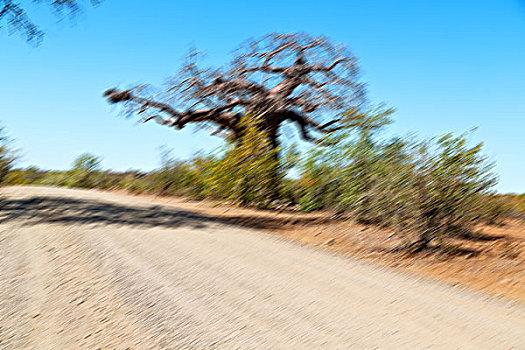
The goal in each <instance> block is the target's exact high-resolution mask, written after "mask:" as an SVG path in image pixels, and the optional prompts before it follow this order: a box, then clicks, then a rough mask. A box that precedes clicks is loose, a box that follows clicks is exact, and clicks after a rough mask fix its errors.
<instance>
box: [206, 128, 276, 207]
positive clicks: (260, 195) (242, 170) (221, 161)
mask: <svg viewBox="0 0 525 350" xmlns="http://www.w3.org/2000/svg"><path fill="white" fill-rule="evenodd" d="M242 123H245V124H246V125H245V126H246V127H245V128H244V132H243V134H242V135H239V139H237V140H234V141H232V142H230V143H229V144H228V146H227V148H226V149H225V151H224V154H223V155H221V156H214V157H209V158H207V159H204V161H201V162H200V164H199V168H198V169H199V176H200V177H201V178H202V179H203V183H204V186H203V191H204V193H205V195H208V196H211V197H212V198H216V199H221V200H227V201H230V202H233V203H239V204H243V205H255V206H259V207H270V206H271V205H272V203H273V202H274V201H276V200H278V199H279V198H278V196H279V190H280V186H281V182H282V179H283V177H284V166H283V165H282V164H281V162H280V160H279V156H278V149H276V148H274V147H272V145H271V144H270V141H269V138H268V137H267V135H266V134H265V133H264V132H263V131H260V130H259V129H258V128H257V126H256V124H255V122H254V121H253V119H250V118H245V119H244V120H243V121H242ZM248 123H250V124H248Z"/></svg>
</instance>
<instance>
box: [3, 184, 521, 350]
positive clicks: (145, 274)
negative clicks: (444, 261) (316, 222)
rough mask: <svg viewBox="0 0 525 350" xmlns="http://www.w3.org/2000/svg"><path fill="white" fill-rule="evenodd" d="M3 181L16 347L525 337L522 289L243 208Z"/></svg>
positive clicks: (490, 343)
mask: <svg viewBox="0 0 525 350" xmlns="http://www.w3.org/2000/svg"><path fill="white" fill-rule="evenodd" d="M2 193H3V196H4V198H3V200H2V203H1V210H0V215H1V221H0V291H1V294H0V348H2V349H23V348H28V349H97V348H99V349H126V348H129V349H159V348H162V349H241V348H242V349H250V348H254V349H255V348H257V349H260V348H262V349H348V348H355V349H423V348H434V349H525V308H524V306H523V305H522V304H520V303H516V302H511V301H505V300H503V299H494V298H491V297H488V296H487V295H485V294H482V293H476V292H470V291H466V290H459V289H457V288H451V287H449V286H446V285H444V284H440V283H436V282H432V281H430V280H428V279H422V278H416V277H414V276H412V275H409V274H404V273H400V272H398V271H394V270H392V269H390V268H386V267H379V266H377V265H374V264H370V263H367V262H363V261H357V260H354V259H351V258H342V257H339V256H336V255H334V254H328V253H326V252H323V251H320V250H318V249H312V248H310V247H307V246H301V245H299V244H294V243H292V242H290V241H289V240H285V239H280V238H279V237H277V236H275V235H268V234H265V233H263V232H262V231H260V230H255V229H250V228H247V227H246V223H245V222H246V220H240V219H236V218H235V217H233V216H231V217H229V218H226V217H220V216H218V215H208V214H205V213H202V212H199V211H197V210H188V209H184V208H182V207H181V206H176V205H163V204H159V203H158V201H156V202H155V201H152V200H151V199H147V198H137V197H131V196H124V195H120V194H111V193H103V192H97V191H81V190H67V189H56V188H45V187H10V188H5V189H3V190H2ZM306 218H307V217H306ZM294 220H299V219H297V218H296V219H294ZM305 220H306V219H305ZM272 222H273V221H271V220H270V221H266V222H265V221H264V220H262V219H261V220H259V222H257V220H255V222H252V223H251V226H255V227H256V226H257V225H263V224H264V225H270V224H271V223H272ZM325 243H326V242H325ZM327 245H329V246H330V244H327Z"/></svg>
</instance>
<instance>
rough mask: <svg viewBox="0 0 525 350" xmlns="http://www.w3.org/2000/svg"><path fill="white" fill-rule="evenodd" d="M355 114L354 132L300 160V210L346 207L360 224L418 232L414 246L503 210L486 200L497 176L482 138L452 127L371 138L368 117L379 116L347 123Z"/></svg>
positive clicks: (464, 228)
mask: <svg viewBox="0 0 525 350" xmlns="http://www.w3.org/2000/svg"><path fill="white" fill-rule="evenodd" d="M356 119H357V120H359V121H361V124H360V125H358V126H357V129H355V130H356V131H357V132H354V133H350V132H345V133H342V134H340V135H339V136H338V138H332V140H330V142H332V143H335V144H334V145H332V146H330V147H326V148H324V149H320V150H315V151H313V152H311V153H310V154H309V155H308V156H307V157H306V158H305V159H304V161H303V164H302V167H301V168H302V174H301V178H300V179H299V184H300V186H301V188H302V194H301V197H300V202H299V203H300V206H301V207H302V208H303V209H304V210H307V211H308V210H316V209H321V208H325V209H330V210H334V211H336V212H346V213H350V214H352V216H353V217H354V218H355V219H356V220H358V221H361V222H364V223H372V224H378V225H382V226H387V227H392V228H395V229H396V230H397V231H398V232H403V233H407V232H409V231H413V232H417V233H418V239H417V243H418V244H419V245H420V246H421V247H426V246H428V244H429V243H430V242H431V241H433V240H436V239H438V240H439V239H440V238H443V237H445V236H446V235H449V234H453V233H457V232H464V231H467V230H469V229H471V228H472V226H473V225H474V224H476V223H479V222H484V221H485V222H487V221H488V222H496V221H497V220H500V219H501V218H503V217H505V215H506V214H507V213H508V210H507V209H506V208H505V207H504V206H498V205H496V203H495V202H494V201H489V200H488V199H489V198H490V196H491V195H492V191H491V189H492V188H493V186H494V185H495V184H496V182H497V179H496V176H495V175H494V174H493V173H492V172H491V170H492V168H493V165H492V164H491V163H488V162H487V160H486V157H484V156H483V154H482V152H481V151H482V145H481V144H478V145H474V146H469V145H468V140H467V138H466V136H465V135H461V136H454V135H453V134H447V135H444V136H442V137H440V138H437V139H431V140H427V141H423V142H418V141H414V140H413V139H411V138H405V139H402V138H393V139H390V140H377V139H376V137H375V134H374V133H373V132H371V130H373V128H372V127H367V124H368V123H376V124H375V125H377V122H378V121H381V118H378V117H375V116H371V117H370V118H368V119H367V118H366V117H365V116H362V115H358V116H352V117H351V118H350V119H349V122H352V121H354V122H355V121H356ZM380 124H381V125H382V124H384V123H383V122H381V123H380Z"/></svg>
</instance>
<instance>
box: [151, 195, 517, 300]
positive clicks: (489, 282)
mask: <svg viewBox="0 0 525 350" xmlns="http://www.w3.org/2000/svg"><path fill="white" fill-rule="evenodd" d="M141 197H146V198H150V199H154V200H155V201H160V202H162V203H166V204H172V205H177V206H179V207H183V208H187V209H191V210H195V211H198V212H201V213H205V214H207V215H213V216H217V217H220V218H222V219H223V220H225V221H226V222H231V223H236V224H240V225H242V226H246V227H250V228H256V229H263V230H267V231H269V232H272V233H273V234H276V235H279V236H282V237H286V238H289V239H292V240H294V241H297V242H299V243H301V244H304V245H308V246H315V247H318V248H321V249H323V250H327V251H330V252H333V253H336V254H338V255H343V256H353V257H359V258H361V259H366V260H371V261H374V262H376V263H380V264H382V265H385V266H389V267H394V268H398V269H403V270H406V271H410V272H412V273H416V274H420V275H423V276H426V277H429V278H432V279H438V280H441V281H444V282H447V283H448V284H451V285H454V286H459V287H467V288H471V289H475V290H480V291H485V292H489V293H491V294H494V295H497V296H501V297H506V298H510V299H513V300H517V301H521V302H525V223H523V222H520V221H509V222H507V223H506V224H505V225H501V226H484V227H479V228H478V230H477V232H476V233H477V234H475V235H472V236H471V237H462V238H451V239H447V240H446V241H445V242H444V244H443V246H442V247H441V249H437V250H436V251H433V252H424V253H420V254H417V255H411V254H406V253H403V252H399V251H397V252H396V251H395V250H394V248H395V247H399V246H400V245H402V244H404V243H407V242H408V240H407V239H406V238H403V237H400V236H399V235H397V234H395V233H394V232H392V231H389V230H385V229H380V228H377V227H372V226H365V225H360V224H357V223H355V222H352V221H343V220H334V219H331V215H330V214H329V213H311V214H305V213H293V212H280V213H279V212H275V211H269V210H255V209H250V208H240V207H237V206H232V205H227V204H220V203H216V202H213V201H194V200H188V199H185V198H178V197H158V196H150V195H141Z"/></svg>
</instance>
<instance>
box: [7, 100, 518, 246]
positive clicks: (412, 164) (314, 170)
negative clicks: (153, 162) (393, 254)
mask: <svg viewBox="0 0 525 350" xmlns="http://www.w3.org/2000/svg"><path fill="white" fill-rule="evenodd" d="M390 114H391V111H390V110H385V109H378V110H375V111H370V112H367V113H355V112H349V113H347V114H346V116H345V118H346V121H345V122H346V123H348V124H350V125H352V127H351V128H347V129H344V131H342V132H339V133H334V134H332V135H330V137H326V138H324V139H323V140H322V142H321V144H320V145H319V146H316V147H312V148H311V149H310V150H309V151H306V152H303V153H302V154H301V153H299V152H298V150H297V148H296V147H295V146H292V147H288V148H286V149H277V150H276V149H274V148H273V147H270V146H269V145H268V143H267V138H266V137H265V134H264V132H263V131H260V130H258V129H257V127H256V124H252V125H247V126H246V129H245V130H246V131H245V132H244V134H243V135H242V136H241V138H240V139H238V140H237V141H236V142H235V143H234V142H228V143H226V145H225V146H224V148H223V149H219V150H217V151H215V152H212V153H210V154H200V155H198V156H195V157H194V158H192V159H189V160H177V159H176V158H175V156H174V155H173V153H172V152H171V151H169V150H166V149H164V150H163V151H162V152H161V156H160V158H161V166H160V167H159V168H158V169H155V170H153V171H150V172H142V171H134V170H130V171H125V172H115V171H111V170H104V169H102V167H101V158H100V157H98V156H96V155H93V154H89V153H85V154H82V155H80V156H78V157H77V158H76V159H75V160H74V161H73V163H72V167H71V169H70V170H67V171H55V170H53V171H45V170H41V169H38V168H35V167H30V168H26V169H13V170H10V171H9V172H8V173H6V176H5V178H4V180H3V183H4V184H10V185H24V184H33V185H50V186H65V187H78V188H99V189H104V190H126V191H129V192H131V193H135V194H140V193H145V194H156V195H161V196H184V197H188V198H194V199H212V200H216V201H220V202H223V203H229V204H234V205H241V206H251V207H257V208H265V209H272V210H283V209H286V210H290V211H297V212H312V211H323V212H325V213H327V215H330V216H331V217H332V218H334V220H335V219H337V220H346V219H349V220H354V221H355V222H358V223H360V224H366V225H373V226H376V227H379V228H386V229H389V230H392V231H394V232H395V234H397V235H399V236H405V237H410V238H411V240H410V241H409V242H410V243H409V244H408V245H406V246H405V247H404V249H409V250H411V251H420V250H425V249H427V248H429V247H430V246H436V245H440V244H442V242H443V240H444V239H445V238H447V237H458V236H468V235H472V234H473V230H474V228H475V227H476V226H477V225H479V224H496V225H500V224H503V223H504V222H505V220H507V219H509V218H523V216H524V213H525V211H524V204H525V197H524V196H523V195H499V194H496V192H495V191H494V185H495V184H496V183H497V177H496V175H495V174H494V173H493V171H492V169H493V164H492V163H490V162H489V161H488V160H487V158H486V157H485V156H484V155H483V150H482V145H481V144H471V142H469V135H468V134H463V135H454V134H446V135H442V136H440V137H435V138H431V139H427V140H419V139H417V138H415V137H393V138H384V137H381V133H380V131H381V129H382V128H383V127H384V126H385V125H386V124H388V123H389V122H390ZM246 123H250V120H249V119H247V120H246ZM2 150H3V153H5V156H4V158H3V159H5V160H4V161H3V162H4V163H5V164H6V165H5V166H4V168H6V167H7V168H6V169H8V168H9V167H10V166H11V164H12V161H13V160H14V157H13V156H12V155H11V154H12V152H9V151H7V148H5V147H4V148H3V149H2ZM291 169H294V173H295V174H296V176H294V177H290V176H287V174H289V173H290V170H291Z"/></svg>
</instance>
